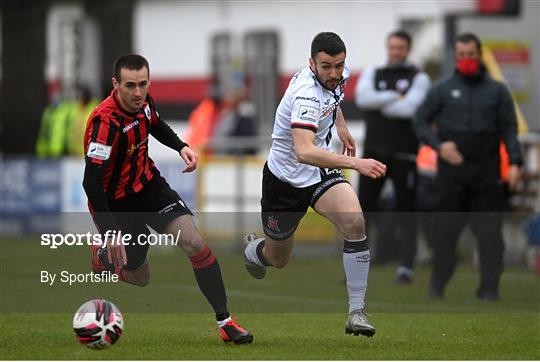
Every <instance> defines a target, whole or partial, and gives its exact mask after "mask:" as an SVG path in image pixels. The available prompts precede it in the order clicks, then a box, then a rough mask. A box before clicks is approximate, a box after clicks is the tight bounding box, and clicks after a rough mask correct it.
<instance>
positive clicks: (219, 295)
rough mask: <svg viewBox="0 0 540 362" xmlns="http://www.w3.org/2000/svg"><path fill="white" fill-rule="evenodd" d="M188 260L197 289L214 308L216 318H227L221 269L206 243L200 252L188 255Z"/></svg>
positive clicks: (220, 319)
mask: <svg viewBox="0 0 540 362" xmlns="http://www.w3.org/2000/svg"><path fill="white" fill-rule="evenodd" d="M189 260H191V265H192V266H193V272H194V273H195V278H196V279H197V284H199V289H200V290H201V292H202V293H203V294H204V296H205V297H206V299H207V300H208V302H209V303H210V305H211V306H212V308H213V309H214V312H215V313H216V319H217V320H218V321H222V320H224V319H227V318H229V316H230V314H229V311H228V310H227V294H225V285H224V284H223V278H222V276H221V269H220V267H219V263H218V261H217V259H216V257H215V256H214V254H212V251H211V250H210V248H209V247H208V245H206V246H205V247H204V249H203V250H202V251H201V252H200V253H198V254H196V255H193V256H190V257H189Z"/></svg>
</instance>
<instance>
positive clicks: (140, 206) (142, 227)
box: [94, 173, 193, 270]
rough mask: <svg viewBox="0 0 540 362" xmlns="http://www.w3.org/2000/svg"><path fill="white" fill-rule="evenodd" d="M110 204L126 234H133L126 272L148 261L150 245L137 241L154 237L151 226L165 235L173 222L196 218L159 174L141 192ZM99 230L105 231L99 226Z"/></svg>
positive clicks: (126, 247)
mask: <svg viewBox="0 0 540 362" xmlns="http://www.w3.org/2000/svg"><path fill="white" fill-rule="evenodd" d="M108 204H109V209H110V210H111V214H112V217H113V218H114V220H115V221H116V224H117V225H118V227H119V229H120V230H121V232H122V234H124V235H126V234H130V235H131V240H130V245H126V246H125V249H126V256H127V265H126V266H124V268H123V269H125V270H135V269H137V268H138V267H139V266H141V265H142V264H143V263H144V261H145V260H146V255H147V253H148V248H149V245H148V244H146V243H145V244H139V243H138V242H137V240H138V237H139V235H141V234H144V235H149V234H150V230H149V229H148V227H147V225H148V226H150V227H151V228H152V229H154V230H156V231H157V232H158V233H164V232H165V228H166V227H167V225H168V224H169V223H170V222H171V221H172V220H173V219H175V218H177V217H179V216H182V215H193V213H192V212H191V210H190V209H189V208H188V207H187V205H186V204H185V202H184V200H182V198H181V197H180V196H179V195H178V193H177V192H176V191H174V190H173V189H171V187H170V186H169V184H168V183H167V181H166V180H165V179H164V178H163V177H162V176H161V175H160V174H159V173H157V174H156V175H154V177H153V178H152V180H151V181H150V182H149V183H148V184H147V185H146V186H145V187H144V188H143V189H142V190H141V191H140V192H139V193H137V194H133V195H130V196H128V197H127V198H125V199H122V200H108ZM94 220H95V219H94ZM97 227H98V229H99V230H103V228H100V227H99V225H97Z"/></svg>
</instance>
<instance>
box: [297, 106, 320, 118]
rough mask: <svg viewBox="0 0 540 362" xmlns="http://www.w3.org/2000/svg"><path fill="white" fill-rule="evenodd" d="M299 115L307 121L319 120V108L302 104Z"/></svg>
mask: <svg viewBox="0 0 540 362" xmlns="http://www.w3.org/2000/svg"><path fill="white" fill-rule="evenodd" d="M298 117H299V118H300V119H303V120H305V121H312V122H317V121H318V119H319V110H318V109H317V108H313V107H308V106H300V110H299V111H298Z"/></svg>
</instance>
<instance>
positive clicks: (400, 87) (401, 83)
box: [396, 79, 410, 93]
mask: <svg viewBox="0 0 540 362" xmlns="http://www.w3.org/2000/svg"><path fill="white" fill-rule="evenodd" d="M409 84H410V83H409V80H408V79H398V81H397V82H396V90H397V91H398V92H401V93H403V92H405V91H406V90H407V89H408V88H409Z"/></svg>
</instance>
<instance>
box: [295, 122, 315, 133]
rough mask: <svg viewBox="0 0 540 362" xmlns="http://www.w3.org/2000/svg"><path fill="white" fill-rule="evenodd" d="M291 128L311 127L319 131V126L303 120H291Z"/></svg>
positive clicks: (310, 128)
mask: <svg viewBox="0 0 540 362" xmlns="http://www.w3.org/2000/svg"><path fill="white" fill-rule="evenodd" d="M291 128H304V129H309V130H312V131H314V132H316V131H317V129H318V127H317V126H315V125H314V124H311V123H303V122H291Z"/></svg>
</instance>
